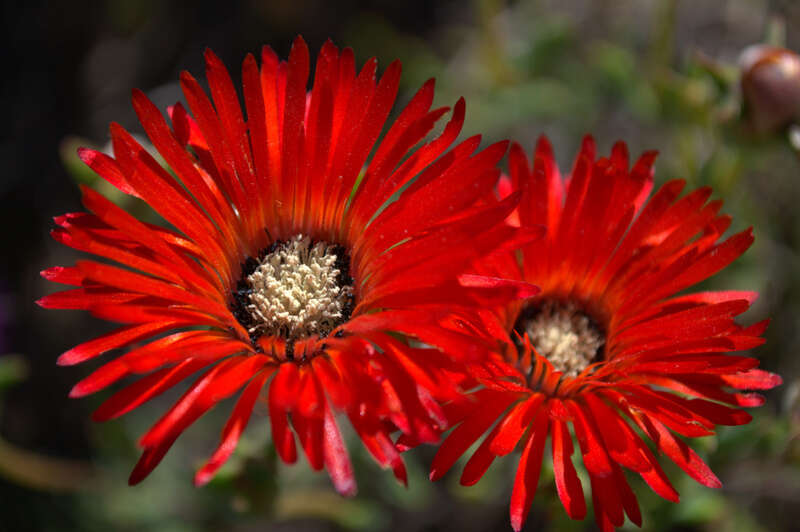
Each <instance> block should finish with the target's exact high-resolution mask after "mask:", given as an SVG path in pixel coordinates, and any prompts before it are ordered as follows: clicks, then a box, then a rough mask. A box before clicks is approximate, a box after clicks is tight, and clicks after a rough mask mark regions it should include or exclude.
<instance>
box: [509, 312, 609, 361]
mask: <svg viewBox="0 0 800 532" xmlns="http://www.w3.org/2000/svg"><path fill="white" fill-rule="evenodd" d="M537 310H538V312H537V313H536V314H534V315H532V316H531V317H530V319H528V320H525V321H524V322H523V324H522V325H523V328H522V329H523V330H520V331H519V332H520V333H523V332H526V333H528V336H529V337H530V340H531V344H533V346H534V347H535V348H536V350H537V351H538V352H539V354H540V355H542V356H544V357H545V358H547V360H549V361H550V363H551V364H553V367H554V368H555V369H556V370H558V371H561V372H563V373H564V375H567V376H569V377H574V376H576V375H578V374H579V373H580V372H581V371H583V370H584V368H586V366H588V365H589V364H591V363H592V362H593V361H594V359H595V357H596V356H597V353H598V352H599V350H600V348H601V347H603V344H604V343H605V335H603V333H602V332H601V331H600V330H599V329H598V328H597V326H596V324H595V323H594V322H593V321H592V320H591V319H590V318H589V317H588V316H587V315H586V314H584V313H583V312H582V311H581V310H580V309H579V308H578V307H577V306H576V305H575V304H574V303H571V302H559V301H545V302H543V303H542V305H541V307H539V308H538V309H537Z"/></svg>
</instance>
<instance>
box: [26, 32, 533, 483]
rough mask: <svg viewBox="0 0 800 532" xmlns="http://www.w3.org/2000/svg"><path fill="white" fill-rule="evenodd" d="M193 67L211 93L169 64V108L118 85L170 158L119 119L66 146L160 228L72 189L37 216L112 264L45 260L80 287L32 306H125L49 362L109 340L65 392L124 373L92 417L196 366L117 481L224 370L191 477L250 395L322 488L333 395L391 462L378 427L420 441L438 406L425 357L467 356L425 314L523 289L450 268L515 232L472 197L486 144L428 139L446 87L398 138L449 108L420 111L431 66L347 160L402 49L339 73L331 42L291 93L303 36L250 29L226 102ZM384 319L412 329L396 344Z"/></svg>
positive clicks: (332, 442)
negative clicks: (90, 138) (173, 76)
mask: <svg viewBox="0 0 800 532" xmlns="http://www.w3.org/2000/svg"><path fill="white" fill-rule="evenodd" d="M206 69H207V70H206V73H207V78H208V84H209V87H210V92H211V99H209V98H208V97H207V95H206V94H205V92H204V91H203V90H202V89H201V87H200V84H199V83H198V82H197V81H196V80H195V79H194V78H193V77H192V76H191V75H190V74H188V73H186V72H184V73H183V74H182V75H181V87H182V89H183V92H184V95H185V97H186V101H187V102H188V105H189V108H190V110H191V113H192V114H193V117H194V118H191V117H190V115H189V114H188V113H187V111H185V110H184V108H183V107H182V106H181V105H176V106H175V107H173V108H171V109H170V110H169V114H170V117H171V121H172V128H170V126H169V125H168V124H167V122H166V121H165V120H164V118H163V116H162V114H161V113H160V112H159V110H158V109H156V107H155V106H154V105H153V104H152V103H151V102H150V101H149V100H148V99H147V98H146V97H145V96H144V94H143V93H142V92H140V91H134V94H133V105H134V108H135V110H136V112H137V114H138V116H139V119H140V121H141V124H142V126H143V127H144V129H145V131H146V133H147V135H148V137H149V138H150V140H151V141H152V143H153V145H154V146H155V148H156V149H157V150H158V152H159V153H160V154H161V156H162V157H163V158H164V160H165V161H166V163H167V164H168V165H169V168H170V169H171V170H172V173H171V172H169V171H168V170H166V169H165V168H163V167H162V166H161V165H159V164H158V163H157V162H156V160H155V159H153V157H151V156H150V155H149V154H148V153H147V152H146V151H145V150H144V149H143V148H142V147H141V146H140V145H139V144H138V143H137V142H136V141H135V140H134V139H133V138H132V136H131V135H130V134H129V133H127V132H126V131H125V130H124V129H123V128H122V127H120V126H119V125H117V124H112V125H111V139H112V143H113V149H114V157H113V158H112V157H109V156H107V155H104V154H103V153H100V152H97V151H93V150H88V149H83V150H81V151H80V152H79V154H80V157H81V158H82V159H83V161H84V162H85V163H86V164H88V165H89V166H90V167H91V168H92V169H93V170H94V171H95V172H97V173H98V174H99V175H100V176H102V177H103V178H105V179H106V180H108V181H109V182H110V183H112V184H113V185H115V186H116V187H117V188H119V189H120V190H121V191H123V192H125V193H127V194H130V195H132V196H136V197H138V198H141V199H142V200H144V201H145V202H146V203H147V204H149V205H150V206H151V207H152V208H153V209H154V210H155V211H157V212H158V213H159V214H160V215H161V216H162V217H163V218H164V220H165V221H167V222H168V223H169V224H171V225H172V227H174V229H166V228H162V227H159V226H155V225H150V224H147V223H143V222H141V221H139V220H137V219H136V218H134V217H133V216H131V215H130V214H128V213H127V212H125V211H124V210H122V209H121V208H119V207H117V206H116V205H114V204H113V203H111V202H110V201H108V200H107V199H105V198H104V197H103V196H101V195H100V194H98V193H97V192H95V191H93V190H91V189H89V188H85V187H84V188H83V203H84V205H85V207H86V208H87V209H88V211H89V212H88V213H73V214H67V215H64V216H60V217H57V218H56V223H57V225H58V226H59V227H58V228H57V229H55V230H54V231H53V236H54V237H55V239H56V240H58V241H60V242H62V243H64V244H66V245H68V246H71V247H73V248H76V249H78V250H81V251H86V252H89V253H92V254H94V255H98V256H100V257H103V258H105V259H110V260H112V261H115V262H116V263H118V264H119V265H120V266H116V265H110V264H106V263H103V262H98V261H94V260H84V261H80V262H78V263H77V265H76V266H74V267H54V268H50V269H48V270H46V271H44V272H43V275H44V277H46V278H47V279H50V280H52V281H56V282H59V283H64V284H68V285H73V286H76V287H78V288H74V289H71V290H67V291H63V292H58V293H54V294H51V295H48V296H46V297H45V298H43V299H42V300H40V301H39V304H40V305H42V306H43V307H47V308H62V309H64V308H68V309H83V310H88V311H89V312H90V313H91V314H93V315H94V316H97V317H100V318H102V319H106V320H109V321H113V322H118V323H122V324H124V325H123V326H122V327H121V328H119V329H116V330H114V331H112V332H110V333H108V334H105V335H103V336H101V337H99V338H96V339H94V340H91V341H89V342H86V343H84V344H81V345H79V346H77V347H74V348H73V349H70V350H69V351H67V352H66V353H64V354H63V355H61V357H60V358H59V360H58V362H59V364H62V365H71V364H77V363H80V362H84V361H87V360H89V359H93V358H95V357H97V356H100V355H103V354H104V353H107V352H109V351H113V350H116V349H121V348H129V349H128V350H127V352H126V353H124V354H122V355H121V356H119V357H117V358H115V359H113V360H111V361H109V362H107V363H106V364H105V365H103V366H101V367H100V368H99V369H97V370H96V371H94V372H93V373H92V374H91V375H89V376H88V377H87V378H85V379H84V380H82V381H81V382H79V383H78V384H77V385H76V386H75V387H74V388H73V390H72V392H71V394H70V395H71V396H72V397H80V396H84V395H87V394H91V393H95V392H97V391H99V390H102V389H104V388H106V387H107V386H109V385H111V384H113V383H116V382H117V381H119V380H121V379H123V378H128V377H131V376H136V377H139V378H138V380H136V381H135V382H133V383H132V384H129V385H128V386H126V387H125V388H123V389H121V390H119V391H117V392H116V393H115V394H114V395H113V396H111V397H110V398H109V399H107V400H106V401H105V402H104V403H103V404H102V405H101V406H100V407H99V408H98V409H97V411H96V412H95V413H94V415H93V418H94V419H95V420H99V421H102V420H109V419H112V418H116V417H118V416H121V415H122V414H125V413H127V412H129V411H131V410H133V409H134V408H137V407H138V406H140V405H141V404H142V403H144V402H146V401H148V400H150V399H152V398H153V397H155V396H157V395H159V394H161V393H162V392H164V391H165V390H167V389H169V388H171V387H172V386H174V385H175V384H176V383H178V382H180V381H182V380H184V379H186V378H187V377H189V376H190V375H192V374H195V373H197V372H201V374H200V376H199V378H197V380H195V381H194V383H193V384H192V385H191V386H190V387H189V389H188V390H187V391H186V393H185V394H184V395H183V396H182V397H181V398H180V400H179V401H178V402H177V403H176V404H175V405H174V406H173V407H172V408H171V409H170V410H169V411H168V412H167V413H166V414H165V415H164V416H163V417H162V418H161V419H160V420H159V421H158V422H157V423H156V424H155V425H154V426H153V427H152V428H151V429H150V430H149V431H148V432H147V433H146V434H145V435H144V436H143V437H142V438H141V441H140V444H141V446H142V447H143V449H144V451H143V454H142V456H141V459H140V460H139V462H138V464H137V465H136V467H135V469H134V470H133V472H132V474H131V477H130V482H131V483H132V484H135V483H137V482H139V481H141V480H142V479H143V478H144V477H145V476H146V475H148V474H149V473H150V472H151V471H152V469H153V468H154V467H155V466H156V465H157V464H158V463H159V461H160V460H161V459H162V458H163V456H164V454H165V453H166V452H167V450H168V449H169V448H170V446H171V445H172V444H173V442H174V441H175V440H176V438H177V437H178V436H179V435H180V433H181V432H182V431H183V430H184V429H185V428H186V427H187V426H188V425H190V424H191V423H193V422H194V421H195V420H196V419H197V418H198V417H199V416H201V415H202V414H203V413H205V412H206V411H208V410H209V409H210V408H212V407H213V406H214V405H215V404H217V403H218V402H219V401H221V400H222V399H224V398H226V397H229V396H231V395H233V394H234V393H236V392H237V391H238V390H240V389H242V388H243V391H242V392H241V394H240V396H239V399H238V402H237V403H236V405H235V407H234V409H233V413H232V415H231V417H230V419H229V421H228V423H227V425H226V426H225V427H224V430H223V432H222V438H221V441H220V444H219V447H218V448H217V450H216V451H215V452H214V454H213V456H212V457H211V458H210V460H209V461H208V462H207V463H206V465H205V466H203V467H202V469H200V470H199V472H198V473H197V475H196V477H195V482H196V483H197V484H203V483H205V482H207V481H208V480H209V479H210V478H211V477H212V476H213V474H214V473H215V472H216V471H217V469H218V468H219V467H220V466H221V465H222V464H223V463H224V462H225V461H226V460H227V458H228V457H229V456H230V455H231V453H232V452H233V450H234V448H235V446H236V443H237V441H238V439H239V437H240V435H241V433H242V431H243V430H244V428H245V426H246V425H247V423H248V420H249V418H250V415H251V411H252V409H253V407H254V404H255V403H256V402H257V401H258V400H259V397H260V396H261V395H262V393H265V395H266V397H265V400H266V403H267V405H268V410H269V415H270V422H271V426H272V436H273V441H274V444H275V446H276V448H277V451H278V454H279V455H280V456H281V458H282V459H283V460H284V461H285V462H287V463H291V462H294V461H295V460H296V458H297V451H296V443H295V435H296V436H297V438H299V441H300V445H301V446H302V449H303V450H304V451H305V454H306V456H307V458H308V461H309V463H310V465H311V466H312V467H313V468H314V469H317V470H319V469H322V468H323V467H325V468H327V470H328V473H329V474H330V476H331V478H332V480H333V483H334V485H335V487H336V488H337V490H338V491H339V492H341V493H343V494H351V493H354V491H355V481H354V478H353V472H352V468H351V464H350V461H349V458H348V454H347V452H346V449H345V446H344V443H343V441H342V438H341V435H340V432H339V429H338V428H337V424H336V421H335V418H334V412H335V411H340V412H344V413H345V414H346V415H347V416H348V418H349V420H350V421H351V423H352V425H353V427H354V428H355V430H356V432H357V433H358V434H359V436H360V438H361V440H362V441H363V443H364V444H365V446H366V447H367V448H368V449H369V451H370V452H371V453H372V455H373V456H374V457H375V459H376V460H377V461H378V462H379V463H380V464H381V465H382V466H384V467H391V468H392V469H393V470H394V473H395V475H396V476H397V477H398V478H399V479H401V480H404V479H405V470H404V466H403V463H402V460H401V458H400V456H399V454H398V452H397V450H396V449H395V447H394V446H393V444H392V442H391V440H390V436H389V435H390V433H391V432H392V431H394V430H396V429H399V430H401V431H402V432H403V433H405V434H408V435H411V436H413V437H415V438H420V439H421V440H423V441H435V440H436V439H437V438H438V433H439V431H440V429H441V426H442V424H443V423H444V422H445V421H444V417H443V415H442V413H441V411H440V409H439V407H438V406H437V404H436V402H435V401H434V400H433V397H434V396H436V397H437V398H438V397H446V396H447V395H448V394H449V393H451V392H454V385H453V384H452V383H451V382H450V381H449V380H448V379H446V378H445V376H446V375H447V374H446V373H443V371H445V370H446V369H447V368H448V365H449V364H450V363H451V362H450V361H451V360H452V356H453V355H456V354H457V355H458V357H461V358H462V359H464V360H467V359H469V358H470V357H478V356H479V352H480V350H481V349H483V347H482V346H481V345H480V344H479V343H476V342H475V341H474V340H473V339H471V338H469V337H468V336H467V335H465V334H462V333H454V332H452V331H451V330H448V329H445V328H443V327H442V326H441V325H442V324H447V323H451V322H453V321H454V320H456V319H458V315H459V312H460V309H465V308H468V307H469V306H470V305H475V304H480V305H485V304H490V303H491V304H498V303H499V302H500V301H502V300H503V299H504V298H508V297H517V296H520V295H524V292H525V290H526V288H525V286H526V285H522V284H520V283H515V282H509V283H504V282H502V281H500V280H492V279H478V278H476V277H475V276H461V277H459V274H461V273H463V272H464V271H466V270H467V268H468V266H469V264H470V262H472V261H474V260H475V259H477V258H479V257H480V256H482V255H483V254H485V253H487V252H489V251H490V250H493V249H494V248H495V247H496V246H497V245H498V243H500V242H507V241H509V240H510V241H515V239H520V238H523V239H524V238H525V236H524V234H523V233H522V232H518V231H516V230H514V229H513V228H511V227H509V226H508V225H507V224H504V223H503V220H504V219H505V218H506V217H507V216H508V215H509V213H511V212H512V210H513V209H514V208H515V206H516V201H517V200H516V199H515V198H508V199H506V200H504V201H501V202H495V203H491V204H490V203H487V202H485V201H478V200H479V199H481V198H485V197H486V196H487V195H491V194H492V189H493V187H494V184H495V183H496V181H497V178H498V176H499V171H498V170H497V169H496V168H495V167H496V163H497V161H498V160H499V159H500V158H501V157H502V156H503V155H504V152H505V151H506V145H505V144H504V143H500V144H495V145H492V146H490V147H488V148H486V149H484V150H483V151H480V152H476V150H477V148H478V145H479V138H477V137H473V138H470V139H467V140H465V141H463V142H462V143H460V144H458V145H457V146H455V147H454V148H452V149H451V150H449V151H448V148H449V147H450V145H451V144H452V143H453V142H454V141H455V139H456V137H457V135H458V134H459V131H460V129H461V126H462V123H463V120H464V101H463V100H459V101H458V103H456V105H455V108H454V110H453V115H452V118H451V120H450V121H449V122H448V123H447V125H446V126H445V127H444V129H443V131H442V132H441V134H440V135H439V136H438V137H436V138H435V139H434V140H432V141H431V142H429V143H427V144H425V145H423V146H421V147H420V148H419V149H417V150H416V151H414V150H412V148H413V147H414V146H415V145H417V144H418V143H419V142H420V141H422V140H423V138H424V137H425V136H426V135H427V134H428V133H429V132H430V131H431V129H432V128H433V126H434V124H435V123H436V122H437V121H438V120H439V119H440V118H441V117H442V116H443V115H444V114H445V113H446V112H447V111H448V109H447V108H442V109H434V110H431V109H430V107H431V103H432V100H433V90H434V86H433V81H432V80H431V81H429V82H428V83H426V84H425V85H424V86H423V87H422V88H421V89H420V90H419V91H418V92H417V93H416V95H415V96H414V97H413V98H412V100H411V101H410V102H409V104H408V105H407V106H406V108H405V109H404V110H403V111H402V113H401V114H400V115H399V117H398V119H397V120H396V121H395V122H394V124H393V125H392V126H391V127H390V128H389V129H388V131H387V132H386V134H385V136H384V137H383V140H382V142H381V143H380V145H379V146H377V148H375V149H374V155H373V156H372V158H371V160H370V162H369V163H368V164H366V160H367V157H368V155H369V154H370V152H371V151H372V150H373V146H374V145H375V143H376V140H377V138H378V136H379V135H380V133H381V130H382V128H383V126H384V123H385V121H386V119H387V116H388V114H389V112H390V110H391V108H392V104H393V102H394V99H395V96H396V92H397V88H398V81H399V77H400V65H399V63H398V62H394V63H392V64H391V65H389V67H388V68H387V69H386V71H385V72H384V74H383V76H382V77H381V78H380V80H376V77H375V71H376V62H375V60H374V59H373V60H370V61H368V62H367V63H366V65H365V66H364V67H363V68H362V69H361V71H360V72H359V73H357V72H356V69H355V62H354V57H353V52H352V50H350V49H345V50H342V51H341V52H340V51H339V50H338V49H337V48H336V47H335V46H334V45H333V44H331V43H330V42H328V43H326V44H325V45H324V46H323V47H322V50H321V52H320V54H319V58H318V60H317V64H316V70H315V72H314V84H313V89H312V90H311V91H310V93H307V92H306V86H307V81H308V77H309V73H310V72H309V70H310V66H309V53H308V48H307V46H306V44H305V43H304V42H303V40H302V39H300V38H298V39H297V40H296V41H295V43H294V45H293V47H292V50H291V53H290V55H289V60H288V62H281V61H279V60H278V58H277V57H276V55H275V53H274V52H273V51H272V50H271V49H269V48H264V50H263V54H262V64H261V67H260V68H259V67H258V65H257V63H256V60H255V58H254V57H253V56H252V55H248V56H247V58H246V59H245V61H244V64H243V67H242V79H243V97H244V105H245V110H246V119H245V116H244V113H243V112H242V109H241V107H240V104H239V97H238V95H237V93H236V90H235V88H234V85H233V83H232V81H231V79H230V77H229V75H228V72H227V71H226V69H225V67H224V66H223V65H222V63H221V61H220V60H219V59H218V58H217V57H216V56H215V55H214V54H213V53H211V52H210V51H209V52H207V54H206ZM365 164H366V166H365ZM398 194H399V199H397V200H396V201H390V200H391V199H392V198H394V197H396V196H397V195H398ZM520 235H522V236H520ZM403 336H405V337H414V338H416V339H418V340H419V341H420V342H421V343H422V345H423V347H410V346H409V345H407V343H406V342H403V341H401V340H400V339H399V338H402V337H403ZM440 350H441V351H447V352H448V353H449V354H450V356H448V357H445V356H444V354H443V353H442V352H441V351H440ZM265 390H266V392H265Z"/></svg>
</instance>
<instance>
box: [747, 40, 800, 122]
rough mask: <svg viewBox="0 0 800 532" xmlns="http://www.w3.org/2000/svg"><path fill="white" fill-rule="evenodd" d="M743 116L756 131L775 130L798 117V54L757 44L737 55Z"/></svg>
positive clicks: (799, 75)
mask: <svg viewBox="0 0 800 532" xmlns="http://www.w3.org/2000/svg"><path fill="white" fill-rule="evenodd" d="M739 66H740V67H741V72H742V78H741V83H742V95H743V98H744V104H745V114H746V117H747V120H748V121H749V122H750V124H751V126H752V127H753V129H754V130H755V131H756V132H757V133H769V132H773V131H777V130H779V129H781V128H783V127H785V126H787V125H788V124H790V123H792V122H793V121H795V120H797V119H798V118H800V56H798V55H797V54H796V53H794V52H792V51H791V50H787V49H785V48H780V47H777V46H769V45H764V44H757V45H753V46H749V47H747V48H746V49H745V50H744V51H743V52H742V54H741V56H739Z"/></svg>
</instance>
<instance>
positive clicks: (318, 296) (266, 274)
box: [245, 235, 353, 339]
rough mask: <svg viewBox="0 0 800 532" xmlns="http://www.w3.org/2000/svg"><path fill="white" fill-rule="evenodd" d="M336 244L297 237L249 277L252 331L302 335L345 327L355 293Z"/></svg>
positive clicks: (266, 260)
mask: <svg viewBox="0 0 800 532" xmlns="http://www.w3.org/2000/svg"><path fill="white" fill-rule="evenodd" d="M336 247H337V246H335V245H333V244H328V243H327V242H316V243H314V244H313V245H312V243H311V238H309V237H307V236H303V235H296V236H294V237H292V238H291V239H290V240H288V241H286V242H284V243H283V244H281V245H280V246H279V247H278V248H277V249H275V250H274V251H273V252H271V253H269V254H267V256H266V257H264V259H263V260H262V261H261V264H260V265H259V266H258V267H257V268H256V269H255V271H254V272H253V273H251V274H250V275H248V276H247V279H246V280H247V284H248V285H249V286H250V288H251V289H252V292H251V293H250V294H249V296H248V297H249V304H247V305H246V307H245V308H246V309H247V311H248V312H250V314H251V316H252V317H253V321H254V323H255V325H253V326H251V327H250V329H249V330H248V332H250V333H260V334H265V335H276V336H283V337H284V338H289V339H297V338H304V337H307V336H310V335H314V334H318V335H322V336H324V335H326V334H328V333H329V332H331V331H332V330H333V329H334V328H335V327H336V326H337V325H339V323H341V321H342V320H343V319H344V317H345V316H344V313H345V310H346V307H347V305H348V303H349V301H350V300H351V299H352V293H353V292H352V287H351V286H350V285H344V286H342V285H341V282H342V280H341V279H340V277H341V273H342V272H341V271H340V270H339V269H338V268H337V267H336V261H337V256H336V254H335V253H334V250H335V248H336Z"/></svg>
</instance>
